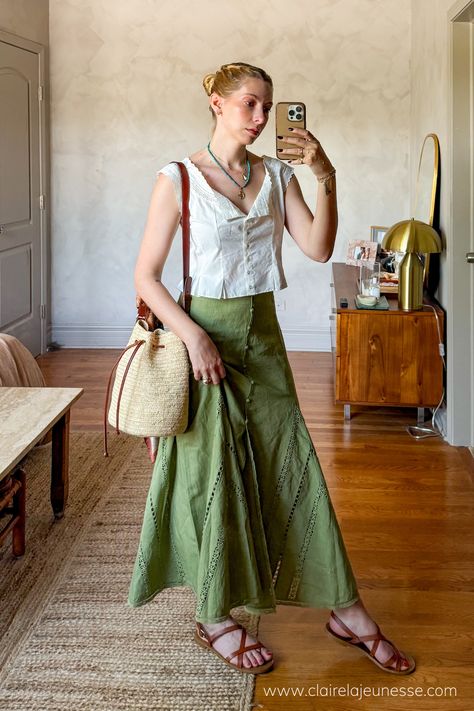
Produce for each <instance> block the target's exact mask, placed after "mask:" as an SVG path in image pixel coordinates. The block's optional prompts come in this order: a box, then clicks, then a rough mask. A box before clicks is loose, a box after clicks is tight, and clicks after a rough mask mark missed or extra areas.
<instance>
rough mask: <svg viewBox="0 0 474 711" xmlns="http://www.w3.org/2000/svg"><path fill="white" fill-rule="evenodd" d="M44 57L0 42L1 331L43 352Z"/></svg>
mask: <svg viewBox="0 0 474 711" xmlns="http://www.w3.org/2000/svg"><path fill="white" fill-rule="evenodd" d="M38 86H39V56H38V54H37V53H35V52H32V51H29V50H27V49H24V48H21V47H18V46H15V45H13V44H10V43H8V42H5V41H1V40H0V107H1V109H0V332H2V333H9V334H10V335H12V336H15V337H16V338H18V339H19V340H20V341H21V342H22V343H23V345H25V346H26V347H27V348H28V349H29V350H30V351H31V353H33V355H38V354H39V353H41V350H42V348H41V346H42V318H44V316H45V314H44V311H45V309H44V306H42V303H41V301H42V300H41V294H42V263H41V262H42V245H41V241H42V234H41V232H42V230H41V214H40V208H41V207H43V206H42V205H41V204H40V145H41V140H40V111H39V102H40V100H41V97H40V96H39V93H38Z"/></svg>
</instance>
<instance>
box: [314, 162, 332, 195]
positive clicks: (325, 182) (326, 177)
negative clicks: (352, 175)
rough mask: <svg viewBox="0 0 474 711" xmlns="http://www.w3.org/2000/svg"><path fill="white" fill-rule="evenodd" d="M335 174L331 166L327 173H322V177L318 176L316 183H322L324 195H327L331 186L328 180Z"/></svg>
mask: <svg viewBox="0 0 474 711" xmlns="http://www.w3.org/2000/svg"><path fill="white" fill-rule="evenodd" d="M335 175H336V169H335V168H333V169H332V170H331V171H330V172H329V173H328V174H327V175H323V176H322V178H318V183H322V184H323V185H324V189H325V192H326V195H329V194H330V193H331V188H330V187H329V181H330V180H331V178H334V176H335Z"/></svg>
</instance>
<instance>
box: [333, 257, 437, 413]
mask: <svg viewBox="0 0 474 711" xmlns="http://www.w3.org/2000/svg"><path fill="white" fill-rule="evenodd" d="M358 276H359V268H358V267H352V266H349V265H347V264H340V263H335V264H333V283H332V284H331V287H332V289H331V291H332V296H331V299H332V314H331V316H330V323H331V349H332V352H333V359H334V367H335V378H334V381H335V399H336V402H337V403H342V404H344V416H345V417H346V418H349V417H350V406H351V405H356V404H357V405H387V406H396V407H416V408H418V419H419V420H421V419H422V415H423V414H424V410H423V408H425V407H435V406H436V405H437V404H438V403H439V401H440V399H441V396H442V392H443V362H442V359H441V356H440V352H439V342H440V338H439V336H438V327H437V321H436V316H435V313H434V312H433V308H430V305H428V302H427V303H426V305H424V306H423V310H421V311H400V310H399V308H398V301H397V297H396V296H395V297H393V296H388V297H387V298H388V302H389V305H390V308H389V310H388V311H380V310H368V309H358V308H357V307H356V304H355V296H356V294H357V293H358V283H357V280H358ZM342 297H345V298H346V299H347V300H348V307H347V308H341V307H340V299H341V298H342ZM431 306H432V307H434V309H435V310H436V314H437V316H438V319H439V322H438V323H439V328H440V333H441V341H443V332H444V313H443V310H442V309H441V308H440V307H439V306H438V305H436V304H431Z"/></svg>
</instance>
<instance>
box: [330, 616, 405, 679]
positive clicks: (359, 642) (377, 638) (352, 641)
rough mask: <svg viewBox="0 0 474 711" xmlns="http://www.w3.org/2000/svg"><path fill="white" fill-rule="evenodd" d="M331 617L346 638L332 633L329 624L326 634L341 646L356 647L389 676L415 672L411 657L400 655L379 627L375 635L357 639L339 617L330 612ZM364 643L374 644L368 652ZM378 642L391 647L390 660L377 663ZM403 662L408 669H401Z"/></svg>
mask: <svg viewBox="0 0 474 711" xmlns="http://www.w3.org/2000/svg"><path fill="white" fill-rule="evenodd" d="M331 617H332V619H333V620H335V621H336V622H337V624H338V625H340V627H342V629H343V630H344V632H347V635H348V636H347V637H343V636H342V635H340V634H337V632H334V630H333V629H331V627H330V626H329V622H328V623H327V624H326V630H327V631H328V633H329V634H330V635H331V637H334V638H335V639H336V640H337V641H338V642H340V643H341V644H347V645H349V646H351V647H358V648H359V649H360V651H361V652H363V653H364V654H365V655H366V656H367V657H369V659H370V660H371V661H372V662H373V663H374V664H376V665H377V666H378V667H379V668H380V669H383V671H386V672H389V673H390V674H400V675H401V674H411V673H412V672H414V671H415V667H416V663H415V660H414V659H413V657H410V655H409V654H403V655H402V654H401V653H400V652H399V650H398V649H397V647H395V645H394V644H393V642H391V641H390V640H389V639H387V638H386V637H385V636H384V635H383V634H382V633H381V631H380V627H379V626H378V625H377V632H376V633H375V634H366V635H364V636H363V637H358V636H357V635H356V634H354V632H352V630H350V629H349V627H347V625H345V624H344V622H343V621H342V620H340V619H339V617H338V616H337V615H336V614H335V613H334V612H331ZM365 642H374V643H375V644H374V645H373V646H372V649H371V650H369V649H368V647H366V645H365ZM380 642H388V644H389V645H390V646H391V647H392V649H393V654H392V656H391V657H390V659H387V661H386V662H383V663H382V662H379V660H378V659H376V658H375V654H376V652H377V648H378V646H379V643H380ZM394 662H395V666H392V665H393V663H394ZM403 662H407V663H408V665H409V666H408V667H407V668H406V669H402V664H403Z"/></svg>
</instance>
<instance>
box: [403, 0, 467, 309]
mask: <svg viewBox="0 0 474 711" xmlns="http://www.w3.org/2000/svg"><path fill="white" fill-rule="evenodd" d="M466 2H467V0H466ZM452 5H453V0H412V51H411V57H412V60H411V66H412V70H411V125H410V136H411V146H410V155H411V170H410V174H411V199H412V204H413V201H414V196H415V185H416V175H417V171H418V160H419V156H420V151H421V147H422V145H423V140H424V138H425V136H426V134H428V133H436V135H437V136H438V138H439V142H440V161H441V194H440V229H441V234H442V238H443V242H444V245H445V247H446V233H447V231H449V227H448V220H449V199H450V189H449V184H448V178H449V176H448V171H447V167H448V166H447V163H448V134H449V123H448V121H449V110H450V108H449V86H448V68H449V67H448V65H449V46H448V39H449V32H448V15H447V13H448V9H449V8H450V7H451V6H452ZM446 256H447V253H446V250H445V251H444V252H443V253H442V254H441V257H440V259H441V278H440V283H439V289H438V298H439V300H440V302H441V304H443V305H444V306H445V307H447V306H448V291H449V290H448V270H447V265H446Z"/></svg>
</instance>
